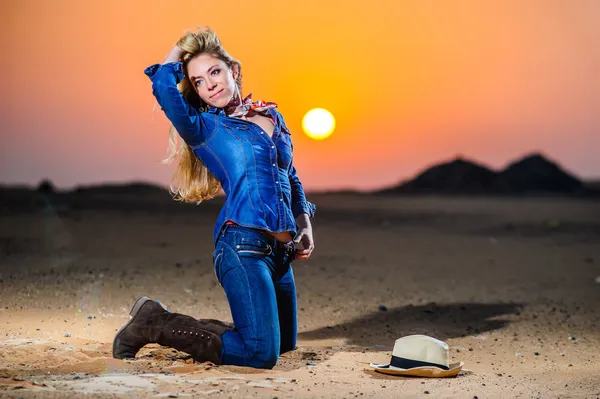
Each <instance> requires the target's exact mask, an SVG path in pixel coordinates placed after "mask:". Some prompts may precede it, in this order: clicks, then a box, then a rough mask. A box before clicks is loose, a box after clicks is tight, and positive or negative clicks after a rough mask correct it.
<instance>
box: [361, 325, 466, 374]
mask: <svg viewBox="0 0 600 399" xmlns="http://www.w3.org/2000/svg"><path fill="white" fill-rule="evenodd" d="M448 358H449V356H448V344H446V343H445V342H442V341H440V340H439V339H435V338H433V337H428V336H427V335H409V336H406V337H402V338H399V339H397V340H396V343H395V344H394V350H393V351H392V360H391V362H390V364H373V363H371V367H373V368H375V371H378V372H380V373H384V374H391V375H404V376H413V377H456V376H457V375H458V373H460V371H461V370H462V367H463V365H464V363H463V362H459V363H452V364H448Z"/></svg>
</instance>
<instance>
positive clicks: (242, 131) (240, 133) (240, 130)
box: [221, 120, 258, 142]
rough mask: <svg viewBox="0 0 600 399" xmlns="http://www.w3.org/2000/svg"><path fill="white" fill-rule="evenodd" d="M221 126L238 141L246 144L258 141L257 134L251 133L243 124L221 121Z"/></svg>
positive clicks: (247, 126)
mask: <svg viewBox="0 0 600 399" xmlns="http://www.w3.org/2000/svg"><path fill="white" fill-rule="evenodd" d="M221 126H222V127H223V128H224V129H225V130H226V131H227V132H228V133H229V134H231V135H232V136H233V137H235V138H236V139H238V140H241V141H248V142H252V141H256V140H258V134H257V133H255V132H253V131H252V129H251V128H250V126H249V125H248V124H246V123H244V122H239V121H233V120H228V121H221Z"/></svg>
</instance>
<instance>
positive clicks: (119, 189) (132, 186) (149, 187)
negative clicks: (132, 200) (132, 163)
mask: <svg viewBox="0 0 600 399" xmlns="http://www.w3.org/2000/svg"><path fill="white" fill-rule="evenodd" d="M167 191H168V189H167V188H166V187H161V186H158V185H156V184H150V183H140V182H133V183H122V184H98V185H89V186H77V187H76V188H75V189H74V190H73V192H76V193H89V194H92V193H93V194H150V193H165V192H167Z"/></svg>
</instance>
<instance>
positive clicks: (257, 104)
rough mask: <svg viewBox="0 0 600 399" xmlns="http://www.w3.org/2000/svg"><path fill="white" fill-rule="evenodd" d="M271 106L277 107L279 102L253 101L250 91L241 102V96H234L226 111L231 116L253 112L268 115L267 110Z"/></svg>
mask: <svg viewBox="0 0 600 399" xmlns="http://www.w3.org/2000/svg"><path fill="white" fill-rule="evenodd" d="M270 108H277V104H276V103H273V102H270V101H263V100H258V101H252V93H250V94H248V96H247V97H246V98H244V100H243V101H242V103H241V104H240V100H239V98H233V99H232V100H231V101H230V102H229V104H227V106H226V107H225V113H226V114H227V115H228V116H231V117H240V116H245V115H248V114H249V113H252V112H254V113H257V114H262V115H265V116H268V115H267V110H268V109H270Z"/></svg>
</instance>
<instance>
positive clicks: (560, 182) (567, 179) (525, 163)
mask: <svg viewBox="0 0 600 399" xmlns="http://www.w3.org/2000/svg"><path fill="white" fill-rule="evenodd" d="M495 189H496V190H498V191H500V192H502V193H509V194H525V193H563V194H579V193H582V192H583V191H585V186H584V184H583V183H582V182H581V181H580V180H579V179H577V178H576V177H574V176H573V175H571V174H569V173H567V172H565V171H564V170H562V169H561V168H560V167H559V166H558V165H557V164H556V163H554V162H552V161H550V160H548V159H546V158H545V157H543V156H542V155H541V154H531V155H528V156H526V157H525V158H523V159H521V160H519V161H516V162H513V163H511V164H510V165H508V167H506V169H504V170H503V171H502V172H500V173H499V174H498V179H497V180H496V184H495Z"/></svg>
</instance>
